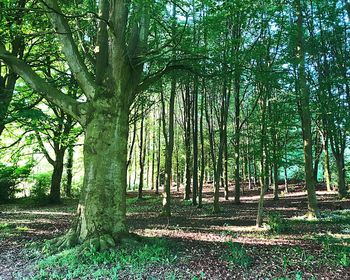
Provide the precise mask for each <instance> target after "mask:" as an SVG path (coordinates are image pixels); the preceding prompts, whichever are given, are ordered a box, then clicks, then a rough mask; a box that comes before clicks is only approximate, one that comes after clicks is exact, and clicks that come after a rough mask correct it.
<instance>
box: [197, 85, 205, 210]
mask: <svg viewBox="0 0 350 280" xmlns="http://www.w3.org/2000/svg"><path fill="white" fill-rule="evenodd" d="M203 84H204V83H203ZM203 88H204V85H203ZM203 115H204V96H203V95H202V97H201V116H200V126H199V134H200V142H201V173H200V182H199V189H198V208H202V199H203V185H204V176H205V174H204V173H205V151H204V131H203V121H204V120H203Z"/></svg>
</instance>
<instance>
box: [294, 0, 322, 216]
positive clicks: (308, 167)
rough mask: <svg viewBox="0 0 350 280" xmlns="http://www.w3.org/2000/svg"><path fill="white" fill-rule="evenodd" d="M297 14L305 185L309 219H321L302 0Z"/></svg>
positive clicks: (297, 54) (296, 2)
mask: <svg viewBox="0 0 350 280" xmlns="http://www.w3.org/2000/svg"><path fill="white" fill-rule="evenodd" d="M295 5H296V13H297V51H296V56H297V61H298V76H299V77H298V89H297V90H298V91H299V94H300V97H299V100H300V114H301V122H302V129H303V142H304V171H305V184H306V189H307V194H308V213H307V215H308V217H310V218H311V217H319V215H320V213H319V209H318V205H317V198H316V189H315V181H314V177H313V167H312V164H313V160H312V136H311V113H310V104H309V103H310V93H309V90H308V88H307V83H306V72H305V49H304V32H303V11H302V10H303V9H302V5H301V1H300V0H295Z"/></svg>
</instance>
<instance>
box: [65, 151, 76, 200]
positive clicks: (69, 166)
mask: <svg viewBox="0 0 350 280" xmlns="http://www.w3.org/2000/svg"><path fill="white" fill-rule="evenodd" d="M67 151H68V154H67V163H66V172H67V182H66V186H65V193H66V196H67V197H71V196H72V181H73V157H74V146H73V145H70V146H68V149H67Z"/></svg>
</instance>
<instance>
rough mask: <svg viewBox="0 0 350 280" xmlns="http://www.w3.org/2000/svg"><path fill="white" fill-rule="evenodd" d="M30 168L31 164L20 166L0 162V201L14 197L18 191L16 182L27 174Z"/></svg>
mask: <svg viewBox="0 0 350 280" xmlns="http://www.w3.org/2000/svg"><path fill="white" fill-rule="evenodd" d="M31 169H32V165H31V164H27V165H24V166H21V167H18V166H6V165H3V164H0V202H7V201H10V200H12V199H14V198H15V194H16V193H17V192H18V191H19V190H18V184H19V183H20V182H21V181H23V180H25V179H26V178H27V177H28V176H29V173H30V171H31Z"/></svg>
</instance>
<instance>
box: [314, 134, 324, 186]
mask: <svg viewBox="0 0 350 280" xmlns="http://www.w3.org/2000/svg"><path fill="white" fill-rule="evenodd" d="M321 154H322V145H321V142H320V136H319V133H316V139H315V160H314V174H313V176H314V180H315V184H317V183H318V165H319V163H320V157H321Z"/></svg>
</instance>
